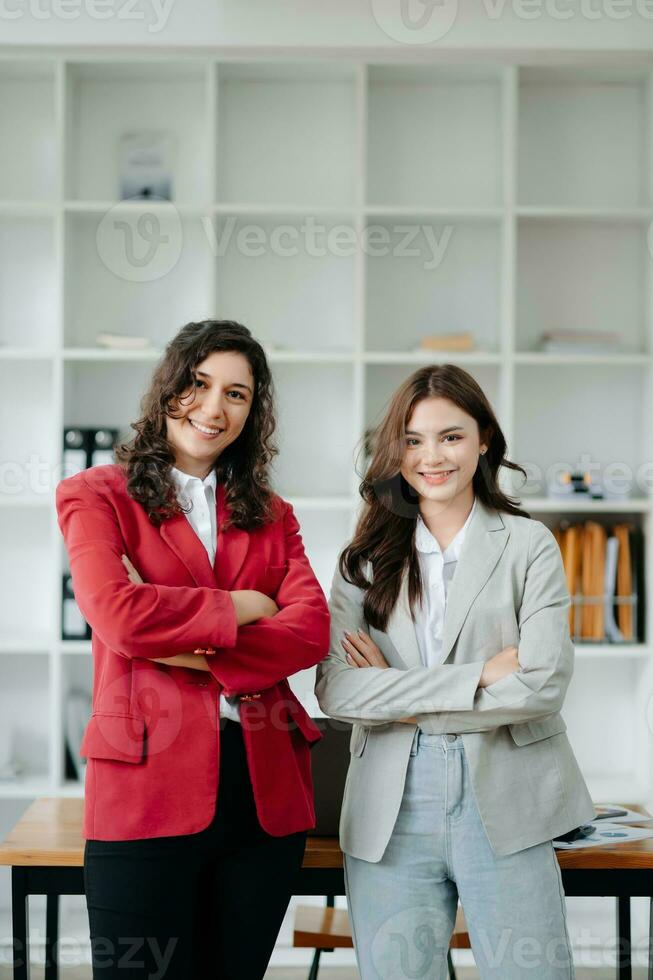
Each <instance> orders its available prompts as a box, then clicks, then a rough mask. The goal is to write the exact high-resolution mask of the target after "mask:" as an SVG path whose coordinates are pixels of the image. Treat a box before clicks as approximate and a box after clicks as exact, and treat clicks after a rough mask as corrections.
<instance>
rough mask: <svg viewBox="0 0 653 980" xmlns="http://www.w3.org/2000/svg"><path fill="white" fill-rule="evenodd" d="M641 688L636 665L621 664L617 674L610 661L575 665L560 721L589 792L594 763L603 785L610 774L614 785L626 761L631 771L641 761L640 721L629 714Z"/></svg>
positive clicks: (587, 660)
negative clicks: (565, 727) (599, 770)
mask: <svg viewBox="0 0 653 980" xmlns="http://www.w3.org/2000/svg"><path fill="white" fill-rule="evenodd" d="M617 654H618V651H617ZM617 654H615V656H617ZM639 685H641V670H640V665H639V664H637V663H636V662H635V661H633V660H629V659H626V658H624V662H623V664H621V665H620V667H619V670H615V669H614V664H613V662H612V661H611V660H610V661H608V660H601V659H590V658H578V659H577V660H576V665H575V670H574V673H573V676H572V678H571V682H570V684H569V688H568V690H567V695H566V698H565V704H564V708H563V715H564V719H565V721H566V723H567V735H568V736H569V740H570V742H571V745H572V748H573V750H574V754H575V756H576V758H577V759H578V764H579V766H580V768H581V771H582V772H583V774H584V775H585V777H586V778H587V779H588V781H589V782H590V787H591V784H592V782H593V780H592V779H591V777H590V774H591V773H596V770H597V762H598V760H600V762H601V773H602V776H603V780H605V781H606V782H609V777H606V775H605V774H606V773H611V774H612V778H613V779H614V780H615V783H616V782H618V780H619V776H620V775H621V774H623V772H624V768H625V764H626V760H630V763H631V765H632V760H634V759H637V758H638V757H639V756H640V753H641V750H642V748H643V745H642V736H641V732H640V726H641V720H640V716H639V713H638V712H637V711H635V710H633V705H634V702H635V698H636V691H637V688H638V686H639ZM590 692H591V696H590ZM603 798H604V799H605V797H603ZM627 799H629V800H630V799H631V797H630V796H628V797H627Z"/></svg>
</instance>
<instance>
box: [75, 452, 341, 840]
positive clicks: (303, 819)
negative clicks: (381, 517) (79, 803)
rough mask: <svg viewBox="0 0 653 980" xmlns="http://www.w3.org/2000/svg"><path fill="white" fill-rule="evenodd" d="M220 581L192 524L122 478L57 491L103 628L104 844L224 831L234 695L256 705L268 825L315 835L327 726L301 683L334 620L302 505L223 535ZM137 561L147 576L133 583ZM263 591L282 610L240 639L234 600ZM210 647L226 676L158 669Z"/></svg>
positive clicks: (89, 823) (89, 800)
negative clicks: (225, 716) (226, 730)
mask: <svg viewBox="0 0 653 980" xmlns="http://www.w3.org/2000/svg"><path fill="white" fill-rule="evenodd" d="M217 497H218V500H217V519H218V525H217V526H218V547H217V553H216V560H215V565H214V567H213V568H211V565H210V563H209V559H208V556H207V553H206V550H205V548H204V545H203V544H202V542H201V541H200V540H199V538H198V537H197V535H196V534H195V532H194V531H193V529H192V527H191V526H190V524H189V523H188V520H187V519H186V517H185V516H184V515H183V514H179V515H176V516H175V517H173V518H171V519H170V520H167V521H165V522H164V523H163V524H162V525H161V526H160V527H159V528H156V527H154V526H153V525H152V524H151V523H150V521H149V519H148V517H147V514H146V512H145V510H144V509H143V507H142V506H141V505H140V504H138V503H136V502H135V501H134V500H132V499H131V497H129V496H128V494H127V489H126V478H125V476H124V473H123V471H122V470H121V469H120V467H118V466H98V467H93V468H92V469H90V470H86V471H85V472H82V473H79V474H78V475H76V476H73V477H70V478H69V479H66V480H62V481H61V482H60V483H59V485H58V486H57V490H56V502H57V514H58V521H59V527H60V528H61V531H62V533H63V536H64V539H65V542H66V548H67V550H68V555H69V558H70V567H71V572H72V577H73V586H74V590H75V596H76V598H77V602H78V604H79V606H80V608H81V611H82V613H83V614H84V616H85V617H86V620H87V621H88V623H89V624H90V625H91V627H92V630H93V642H92V647H93V663H94V673H93V713H92V716H91V719H90V721H89V723H88V726H87V728H86V731H85V733H84V739H83V742H82V746H81V750H80V754H81V755H82V756H84V757H85V758H86V759H87V760H88V766H87V771H86V791H85V805H84V827H83V833H84V836H85V837H86V838H93V839H95V840H133V839H135V838H142V837H162V836H176V835H180V834H193V833H196V832H197V831H200V830H202V829H203V828H205V827H207V826H208V824H209V823H210V822H211V820H212V818H213V815H214V811H215V801H216V794H217V790H218V772H219V768H218V767H219V758H220V729H219V725H218V719H219V706H220V700H219V695H220V692H224V693H225V694H226V695H239V696H240V712H241V721H242V726H243V738H244V741H245V747H246V751H247V759H248V763H249V771H250V775H251V779H252V784H253V788H254V796H255V800H256V809H257V813H258V817H259V820H260V823H261V826H262V827H263V828H264V829H265V830H266V831H267V832H268V833H270V834H273V835H275V836H281V835H283V834H290V833H293V832H295V831H299V830H305V829H308V828H310V827H313V826H314V825H315V812H314V808H313V787H312V781H311V765H310V751H309V750H310V745H311V743H312V742H315V741H317V740H318V739H319V738H321V734H320V731H319V729H318V728H317V726H316V725H315V724H314V723H313V722H312V721H311V719H310V717H309V716H308V714H307V713H306V711H305V710H304V709H303V707H302V706H301V704H300V703H299V701H298V700H297V698H296V697H295V696H294V694H293V693H292V691H291V689H290V687H289V685H288V681H287V679H286V678H287V677H289V676H290V675H291V674H294V673H295V671H298V670H302V669H304V668H306V667H312V666H313V665H314V664H316V663H318V661H320V660H322V659H323V657H324V656H326V653H327V651H328V647H329V612H328V606H327V603H326V599H325V597H324V593H323V592H322V589H321V588H320V586H319V584H318V582H317V580H316V578H315V575H314V574H313V571H312V569H311V566H310V564H309V562H308V559H307V558H306V555H305V552H304V546H303V544H302V539H301V536H300V534H299V524H298V522H297V519H296V518H295V516H294V513H293V510H292V507H291V506H290V504H288V503H286V502H285V501H283V500H282V499H281V498H280V497H275V499H274V504H275V519H274V521H272V522H270V523H268V524H267V525H265V526H264V527H261V528H256V529H255V530H253V531H251V532H248V531H242V530H238V529H230V530H227V531H223V530H222V524H223V520H224V518H225V514H226V511H225V503H224V489H223V488H222V487H220V486H218V494H217ZM123 553H124V554H126V555H127V556H128V557H129V559H130V560H131V561H132V562H133V564H134V565H135V566H136V568H137V569H138V571H139V572H140V574H141V577H142V578H143V580H144V581H143V584H142V585H135V584H133V583H131V582H130V581H129V579H128V577H127V572H126V570H125V567H124V565H123V564H122V562H121V558H120V556H121V554H123ZM236 589H257V590H259V591H261V592H265V593H266V595H269V596H271V597H272V598H274V599H275V600H276V602H277V605H278V606H279V612H278V613H277V614H276V616H274V617H272V618H264V619H259V620H258V621H257V622H255V623H252V624H250V625H247V626H241V627H238V625H237V621H236V613H235V609H234V605H233V602H232V601H231V598H230V596H229V591H231V590H236ZM197 647H205V648H207V647H210V648H213V649H215V653H214V654H212V655H210V656H209V657H208V661H209V664H210V665H211V670H210V672H207V671H198V670H192V669H190V668H186V667H174V666H166V665H165V664H159V663H155V662H154V661H153V660H152V659H151V658H153V657H167V656H173V655H174V654H178V653H188V652H191V651H193V650H194V649H196V648H197Z"/></svg>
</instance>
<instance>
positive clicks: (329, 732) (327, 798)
mask: <svg viewBox="0 0 653 980" xmlns="http://www.w3.org/2000/svg"><path fill="white" fill-rule="evenodd" d="M313 721H314V722H315V724H316V725H317V727H318V728H319V729H320V731H321V732H322V736H323V737H322V739H321V740H320V741H319V742H316V743H315V744H314V745H313V747H312V749H311V771H312V773H313V786H314V792H315V820H316V823H315V828H314V829H313V830H309V834H311V835H313V836H317V837H331V836H337V834H338V827H339V824H340V810H341V807H342V798H343V795H344V792H345V780H346V778H347V770H348V768H349V740H350V738H351V725H348V724H346V723H345V722H341V721H335V719H333V718H313Z"/></svg>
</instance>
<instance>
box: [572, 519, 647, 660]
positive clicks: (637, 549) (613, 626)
mask: <svg viewBox="0 0 653 980" xmlns="http://www.w3.org/2000/svg"><path fill="white" fill-rule="evenodd" d="M553 533H554V535H555V538H556V540H557V542H558V545H559V547H560V551H561V553H562V561H563V564H564V568H565V574H566V576H567V588H568V589H569V593H570V595H571V608H570V610H569V629H570V632H571V635H572V638H573V639H574V640H580V641H583V640H584V641H594V642H596V641H604V642H605V641H608V642H612V643H619V642H626V643H627V642H632V641H633V640H635V639H636V638H637V634H641V626H640V624H638V623H637V622H636V620H637V618H638V617H637V613H638V610H637V592H638V588H641V581H639V580H640V579H641V567H642V565H641V555H642V541H641V531H640V529H639V528H637V527H635V526H634V525H632V524H627V523H626V524H615V525H614V526H612V527H605V526H604V525H603V524H599V523H597V522H596V521H585V522H584V523H582V524H568V523H567V522H565V523H564V524H561V525H559V526H558V527H556V528H555V529H554V531H553Z"/></svg>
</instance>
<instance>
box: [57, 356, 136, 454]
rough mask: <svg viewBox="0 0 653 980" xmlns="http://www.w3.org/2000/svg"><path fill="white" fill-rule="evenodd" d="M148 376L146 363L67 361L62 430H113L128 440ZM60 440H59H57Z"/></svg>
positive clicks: (131, 433) (121, 437)
mask: <svg viewBox="0 0 653 980" xmlns="http://www.w3.org/2000/svg"><path fill="white" fill-rule="evenodd" d="M151 374H152V366H151V365H150V364H148V363H134V364H130V363H120V362H118V363H114V364H112V363H103V362H102V361H90V362H88V363H85V362H83V361H71V362H69V363H67V364H66V365H65V368H64V426H65V427H66V428H68V427H77V426H79V427H82V428H93V427H97V428H117V429H118V430H119V432H120V437H119V438H120V439H121V440H122V439H131V437H132V436H133V435H134V433H133V430H131V429H130V425H131V423H132V422H134V421H136V419H138V418H139V417H140V400H141V397H142V395H143V394H144V393H145V389H146V387H147V385H148V384H149V380H150V377H151ZM61 438H63V436H61Z"/></svg>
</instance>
